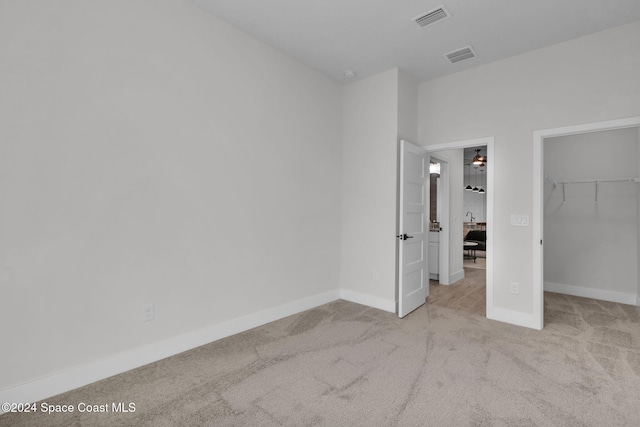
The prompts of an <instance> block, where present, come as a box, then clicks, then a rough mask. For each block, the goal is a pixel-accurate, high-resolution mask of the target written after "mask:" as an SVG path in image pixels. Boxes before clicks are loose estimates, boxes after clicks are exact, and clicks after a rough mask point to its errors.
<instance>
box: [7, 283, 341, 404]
mask: <svg viewBox="0 0 640 427" xmlns="http://www.w3.org/2000/svg"><path fill="white" fill-rule="evenodd" d="M339 298H340V291H338V290H333V291H329V292H325V293H322V294H318V295H314V296H312V297H308V298H303V299H300V300H297V301H292V302H290V303H286V304H283V305H280V306H278V307H274V308H270V309H267V310H263V311H260V312H257V313H253V314H249V315H246V316H242V317H239V318H237V319H233V320H229V321H226V322H223V323H219V324H216V325H212V326H209V327H207V328H203V329H199V330H196V331H193V332H188V333H186V334H183V335H179V336H177V337H173V338H169V339H166V340H162V341H158V342H155V343H153V344H149V345H145V346H143V347H139V348H136V349H132V350H130V351H126V352H123V353H119V354H116V355H113V356H112V357H109V358H106V359H102V360H97V361H94V362H90V363H87V364H84V365H81V366H77V367H74V368H71V369H69V370H67V371H62V372H58V373H55V374H52V375H49V376H47V377H43V378H38V379H36V380H33V381H30V382H27V383H24V384H20V385H16V386H13V387H9V388H5V389H3V390H0V402H24V403H26V402H37V401H39V400H42V399H46V398H49V397H51V396H55V395H57V394H60V393H64V392H67V391H69V390H73V389H76V388H78V387H82V386H84V385H87V384H91V383H93V382H96V381H99V380H102V379H105V378H108V377H111V376H113V375H117V374H120V373H123V372H126V371H129V370H131V369H135V368H138V367H140V366H143V365H147V364H149V363H152V362H156V361H158V360H161V359H164V358H166V357H169V356H173V355H176V354H178V353H182V352H183V351H187V350H191V349H193V348H196V347H199V346H201V345H205V344H208V343H210V342H213V341H216V340H219V339H221V338H225V337H228V336H230V335H234V334H237V333H240V332H243V331H246V330H249V329H252V328H255V327H257V326H261V325H264V324H266V323H269V322H273V321H275V320H278V319H282V318H284V317H287V316H291V315H293V314H296V313H300V312H302V311H305V310H309V309H311V308H314V307H318V306H320V305H323V304H326V303H329V302H332V301H335V300H337V299H339ZM2 413H3V412H2V411H1V410H0V414H2Z"/></svg>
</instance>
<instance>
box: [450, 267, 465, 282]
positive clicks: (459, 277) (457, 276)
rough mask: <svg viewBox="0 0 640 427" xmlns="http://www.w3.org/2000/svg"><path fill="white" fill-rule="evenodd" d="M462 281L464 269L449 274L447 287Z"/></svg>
mask: <svg viewBox="0 0 640 427" xmlns="http://www.w3.org/2000/svg"><path fill="white" fill-rule="evenodd" d="M462 279H464V268H463V269H462V270H460V271H456V272H455V273H453V274H451V276H449V283H448V285H453V284H454V283H456V282H457V281H458V280H462Z"/></svg>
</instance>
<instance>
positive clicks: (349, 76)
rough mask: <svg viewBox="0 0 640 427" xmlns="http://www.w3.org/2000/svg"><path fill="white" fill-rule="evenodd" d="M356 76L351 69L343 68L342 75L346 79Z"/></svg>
mask: <svg viewBox="0 0 640 427" xmlns="http://www.w3.org/2000/svg"><path fill="white" fill-rule="evenodd" d="M355 76H356V72H355V71H353V70H345V71H344V77H345V78H347V79H353V78H354V77H355Z"/></svg>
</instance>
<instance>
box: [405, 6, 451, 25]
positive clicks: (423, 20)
mask: <svg viewBox="0 0 640 427" xmlns="http://www.w3.org/2000/svg"><path fill="white" fill-rule="evenodd" d="M450 16H451V15H450V14H449V12H447V10H446V9H445V8H444V6H439V7H438V8H437V9H433V10H431V11H429V12H427V13H425V14H424V15H420V16H416V17H415V18H413V20H414V21H416V24H418V25H420V26H421V27H426V26H427V25H430V24H433V23H434V22H437V21H442V20H443V19H445V18H448V17H450Z"/></svg>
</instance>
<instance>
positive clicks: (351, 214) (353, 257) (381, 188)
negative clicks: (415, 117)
mask: <svg viewBox="0 0 640 427" xmlns="http://www.w3.org/2000/svg"><path fill="white" fill-rule="evenodd" d="M398 89H399V87H398V70H397V69H393V70H390V71H387V72H384V73H381V74H378V75H375V76H372V77H369V78H366V79H363V80H359V81H357V82H354V83H351V84H349V85H346V86H345V87H344V90H343V127H344V128H343V147H342V150H343V151H342V153H343V154H342V155H343V157H342V167H343V169H342V252H341V254H342V257H341V263H340V289H341V291H342V292H343V293H344V294H345V295H346V297H347V298H349V299H352V300H358V301H360V302H363V303H369V304H371V305H374V306H378V307H380V308H383V309H387V310H389V311H393V310H394V309H395V282H396V265H395V264H396V262H395V259H396V249H395V248H396V237H395V236H396V173H397V172H396V162H397V138H398ZM409 136H411V135H409ZM374 271H377V272H378V273H379V277H380V280H379V281H378V282H374V281H373V272H374Z"/></svg>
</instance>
